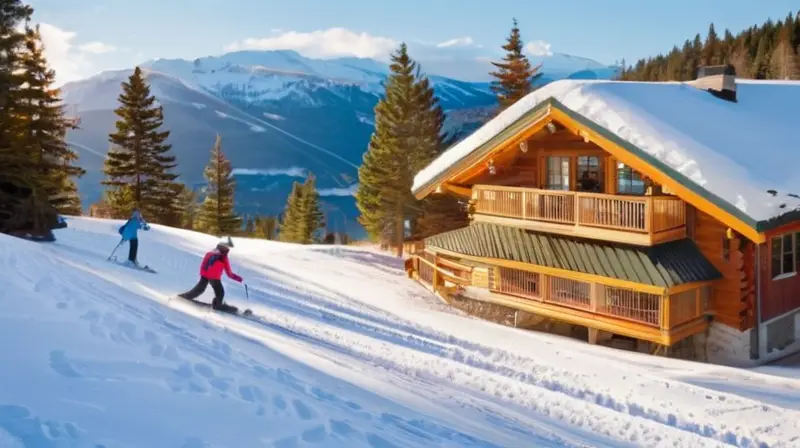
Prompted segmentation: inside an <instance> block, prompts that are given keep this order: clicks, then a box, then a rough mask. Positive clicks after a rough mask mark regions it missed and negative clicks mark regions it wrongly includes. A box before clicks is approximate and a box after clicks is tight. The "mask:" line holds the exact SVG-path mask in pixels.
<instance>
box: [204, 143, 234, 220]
mask: <svg viewBox="0 0 800 448" xmlns="http://www.w3.org/2000/svg"><path fill="white" fill-rule="evenodd" d="M232 174H233V168H232V167H231V162H230V161H229V160H228V159H227V158H226V157H225V153H224V152H223V151H222V138H221V137H220V136H219V135H217V139H216V141H215V142H214V147H213V148H212V150H211V160H209V162H208V165H207V166H206V169H205V171H204V172H203V176H204V177H205V178H206V181H207V183H208V186H207V187H206V197H205V200H204V201H203V205H202V206H201V207H200V216H199V227H200V228H201V229H203V230H205V231H206V232H208V233H211V234H214V235H224V234H233V233H236V232H238V231H239V230H240V229H241V226H242V219H241V218H240V217H239V215H237V214H236V211H235V210H234V206H235V200H234V195H235V191H236V181H235V180H234V178H233V175H232Z"/></svg>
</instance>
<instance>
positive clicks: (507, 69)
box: [489, 19, 542, 112]
mask: <svg viewBox="0 0 800 448" xmlns="http://www.w3.org/2000/svg"><path fill="white" fill-rule="evenodd" d="M502 48H503V50H505V51H506V55H505V56H504V57H503V62H492V65H494V66H495V67H497V68H498V70H497V71H493V72H490V73H489V74H490V75H492V76H493V77H495V78H497V81H492V84H491V89H492V91H493V92H494V93H495V95H497V102H498V104H499V110H498V112H501V111H503V110H505V109H506V108H508V107H509V106H511V105H512V104H514V103H516V102H517V101H519V100H520V99H521V98H522V97H524V96H525V95H527V94H528V93H530V92H531V91H533V83H534V82H535V81H536V80H537V79H538V78H539V77H541V76H542V74H541V73H540V72H539V68H540V67H541V66H536V67H532V66H531V63H530V61H529V60H528V57H527V56H526V55H525V53H524V45H523V43H522V38H521V37H520V32H519V27H518V26H517V19H514V25H513V26H512V27H511V33H510V34H509V36H508V38H507V40H506V43H505V45H503V47H502Z"/></svg>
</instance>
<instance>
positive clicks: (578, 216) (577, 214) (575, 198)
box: [572, 193, 581, 227]
mask: <svg viewBox="0 0 800 448" xmlns="http://www.w3.org/2000/svg"><path fill="white" fill-rule="evenodd" d="M572 200H573V201H575V205H574V207H575V210H574V211H573V213H574V214H575V215H574V216H573V217H572V220H573V221H574V222H575V227H578V226H580V225H581V196H580V195H579V194H577V193H576V194H574V195H572Z"/></svg>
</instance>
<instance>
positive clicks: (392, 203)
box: [356, 45, 457, 256]
mask: <svg viewBox="0 0 800 448" xmlns="http://www.w3.org/2000/svg"><path fill="white" fill-rule="evenodd" d="M375 117H376V120H375V131H374V132H373V134H372V138H371V139H370V144H369V147H368V149H367V152H366V153H365V154H364V163H363V164H362V166H361V167H360V168H359V173H358V174H359V189H358V192H357V194H356V203H357V206H358V208H359V211H360V212H361V214H360V216H359V222H360V223H361V224H362V225H363V226H364V227H365V228H366V229H367V232H368V234H369V235H370V237H371V238H372V239H375V240H381V244H382V246H384V247H385V246H388V245H389V244H391V245H392V246H394V247H395V248H397V249H398V255H400V256H402V243H403V240H404V237H405V231H406V223H409V224H410V226H409V227H410V230H411V233H412V234H413V233H414V228H415V226H416V222H417V220H418V219H419V218H420V216H421V215H423V214H425V213H426V204H428V203H429V202H431V201H418V200H417V199H416V198H414V196H413V195H412V194H411V186H412V183H413V179H414V175H415V174H416V173H417V172H419V170H421V169H422V168H424V167H425V166H426V165H427V164H428V163H430V162H431V160H433V158H435V157H436V156H437V155H438V154H439V153H440V152H441V151H442V150H443V149H444V148H445V147H446V146H448V145H449V144H450V143H452V139H451V137H449V136H447V135H446V134H444V133H443V132H442V128H443V125H444V120H445V115H444V111H443V110H442V108H441V106H440V105H439V103H438V100H437V98H436V96H435V94H434V91H433V89H432V88H431V86H430V82H429V81H428V79H427V77H424V76H422V75H420V73H419V69H418V67H417V65H416V62H414V61H413V60H412V59H411V58H410V57H409V55H408V51H407V48H406V46H405V45H401V46H400V48H399V49H398V50H397V51H396V52H395V53H393V54H392V65H391V75H390V76H389V79H388V80H387V83H386V92H385V95H384V98H383V99H381V101H379V102H378V105H377V106H376V107H375ZM431 203H432V202H431ZM441 204H442V202H441V201H440V202H439V205H441ZM451 205H452V206H454V207H455V206H457V204H456V203H452V204H451ZM428 211H429V212H431V216H433V213H432V210H428Z"/></svg>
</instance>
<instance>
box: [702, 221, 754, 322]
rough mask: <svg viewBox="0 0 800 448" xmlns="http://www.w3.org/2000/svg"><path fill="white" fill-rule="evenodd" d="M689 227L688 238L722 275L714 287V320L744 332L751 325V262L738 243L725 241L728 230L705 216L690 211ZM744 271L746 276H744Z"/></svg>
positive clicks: (712, 306) (712, 304) (734, 239)
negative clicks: (689, 237) (690, 227)
mask: <svg viewBox="0 0 800 448" xmlns="http://www.w3.org/2000/svg"><path fill="white" fill-rule="evenodd" d="M689 214H690V215H691V216H692V219H691V220H690V222H691V223H692V224H693V226H694V228H693V229H692V231H691V232H689V233H690V235H692V236H693V239H694V241H695V243H696V244H697V248H698V249H700V252H701V253H702V254H703V256H705V258H706V259H707V260H708V261H709V262H711V264H713V265H714V267H716V268H717V270H718V271H719V272H720V273H721V274H722V279H720V280H718V281H716V282H715V283H714V290H713V293H712V297H711V306H710V308H711V311H712V312H714V313H715V314H716V320H717V321H719V322H721V323H723V324H725V325H728V326H730V327H733V328H736V329H739V330H745V329H747V328H749V326H750V325H752V322H751V319H749V314H751V312H752V310H751V307H752V303H753V302H752V297H753V284H754V282H753V275H754V271H753V270H752V268H749V267H748V266H752V264H753V263H752V258H751V259H749V260H747V259H746V257H745V255H746V254H751V252H747V251H746V250H745V251H744V252H743V250H742V248H741V245H742V240H741V239H739V238H733V239H730V240H728V239H727V229H728V227H727V226H725V225H724V224H722V223H721V222H719V221H718V220H717V219H715V218H713V217H712V216H710V215H709V214H707V213H705V212H703V211H700V210H697V209H694V210H692V211H691V212H690V213H689ZM748 269H750V270H749V272H748Z"/></svg>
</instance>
